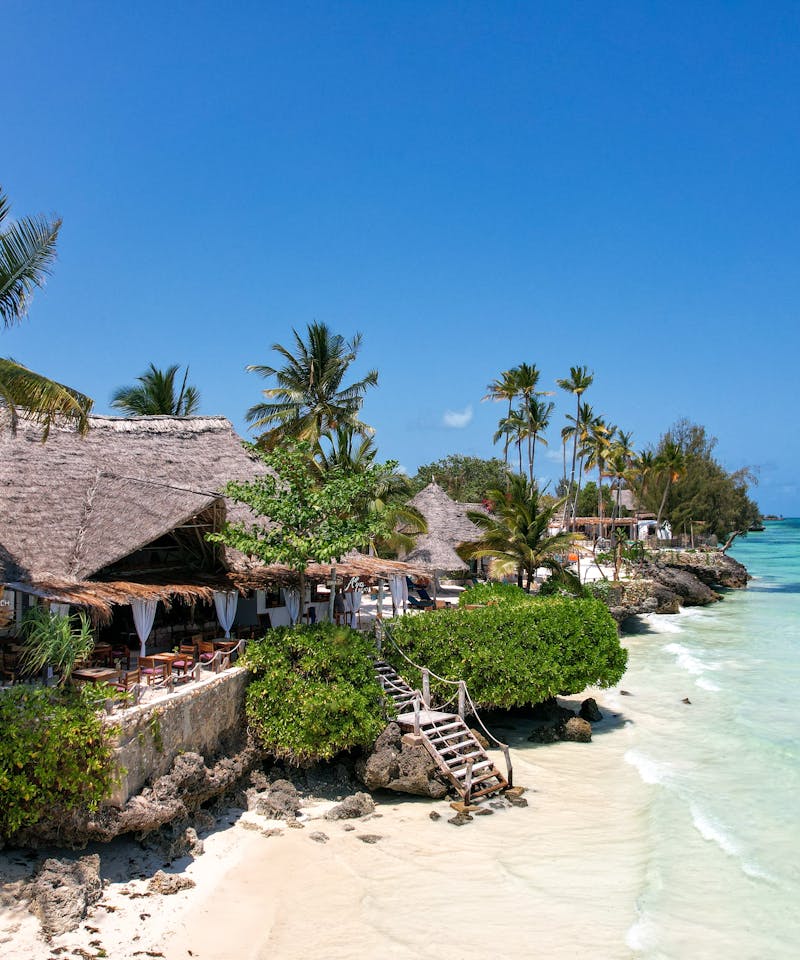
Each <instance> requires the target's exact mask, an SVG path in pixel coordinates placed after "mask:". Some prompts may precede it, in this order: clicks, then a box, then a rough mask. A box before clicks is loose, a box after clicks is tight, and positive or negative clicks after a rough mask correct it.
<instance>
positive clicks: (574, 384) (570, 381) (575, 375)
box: [556, 367, 594, 528]
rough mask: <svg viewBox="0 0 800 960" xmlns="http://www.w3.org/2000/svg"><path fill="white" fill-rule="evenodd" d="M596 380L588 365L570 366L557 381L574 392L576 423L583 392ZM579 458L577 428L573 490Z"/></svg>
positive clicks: (571, 481)
mask: <svg viewBox="0 0 800 960" xmlns="http://www.w3.org/2000/svg"><path fill="white" fill-rule="evenodd" d="M593 380H594V374H591V373H589V368H588V367H570V368H569V377H565V378H564V379H562V380H557V381H556V383H557V384H558V386H559V387H561V389H562V390H566V391H568V392H569V393H571V394H573V395H574V396H575V398H576V403H577V409H576V412H575V425H576V426H577V425H578V424H579V423H580V419H581V397H582V396H583V394H584V393H585V392H586V391H587V390H588V389H589V387H591V385H592V381H593ZM577 459H578V431H577V430H576V431H575V433H574V434H573V436H572V470H571V472H570V477H569V487H568V488H567V489H568V490H572V488H573V485H574V484H575V464H576V462H577ZM577 502H578V500H577V497H576V498H575V504H576V505H577ZM572 526H573V528H574V526H575V510H574V509H573V511H572Z"/></svg>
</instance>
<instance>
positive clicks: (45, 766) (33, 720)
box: [0, 685, 113, 837]
mask: <svg viewBox="0 0 800 960" xmlns="http://www.w3.org/2000/svg"><path fill="white" fill-rule="evenodd" d="M96 701H97V692H96V691H83V690H75V689H72V688H69V687H55V688H54V687H29V686H22V685H20V686H16V687H11V688H10V689H8V690H4V691H3V692H2V693H0V731H2V732H1V733H0V797H2V802H0V836H3V837H8V836H10V835H11V834H12V833H14V831H15V830H18V829H19V828H20V827H25V826H31V825H32V824H34V823H36V822H37V821H39V820H41V819H42V818H43V817H44V816H45V815H46V814H48V815H53V814H58V812H59V811H66V810H74V809H78V808H83V809H86V810H95V809H96V808H97V806H98V805H99V803H100V801H101V800H104V799H105V798H106V797H107V796H108V795H109V794H110V793H111V788H112V785H113V770H112V765H111V746H110V743H109V740H108V729H107V728H106V727H105V726H104V724H103V723H102V721H101V719H100V716H99V714H98V712H97V710H96V705H97V704H96Z"/></svg>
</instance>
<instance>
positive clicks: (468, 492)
mask: <svg viewBox="0 0 800 960" xmlns="http://www.w3.org/2000/svg"><path fill="white" fill-rule="evenodd" d="M432 481H435V482H436V483H437V484H438V485H439V486H440V487H441V488H442V489H443V490H444V492H445V493H446V494H447V495H448V496H449V497H451V498H452V499H453V500H457V501H459V502H460V503H482V502H483V501H485V500H487V499H488V496H489V491H490V490H496V489H497V488H498V487H501V486H503V485H504V484H505V482H506V467H505V465H504V464H503V461H502V460H498V459H497V458H496V457H492V458H491V459H489V460H484V459H482V458H481V457H470V456H465V455H464V454H460V453H451V454H450V455H449V456H447V457H443V458H442V459H441V460H434V461H433V463H426V464H423V465H422V466H421V467H419V468H418V469H417V472H416V473H415V474H414V476H413V477H412V479H411V486H412V489H413V492H414V493H417V492H418V491H419V490H421V489H422V488H423V487H426V486H427V485H428V484H429V483H431V482H432Z"/></svg>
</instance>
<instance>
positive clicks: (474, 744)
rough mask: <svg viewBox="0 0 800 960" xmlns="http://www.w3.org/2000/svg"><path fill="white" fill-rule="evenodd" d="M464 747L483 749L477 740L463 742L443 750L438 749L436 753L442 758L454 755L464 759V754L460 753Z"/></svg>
mask: <svg viewBox="0 0 800 960" xmlns="http://www.w3.org/2000/svg"><path fill="white" fill-rule="evenodd" d="M464 747H476V748H477V749H478V750H480V749H481V747H480V744H479V743H477V742H476V741H475V740H462V741H461V742H460V743H454V744H453V745H452V746H450V747H442V749H441V750H438V749H437V751H436V752H437V753H438V754H439V756H440V757H444V755H445V754H447V753H454V754H456V755H457V756H460V757H463V756H464V754H463V753H459V752H458V751H459V750H463V749H464Z"/></svg>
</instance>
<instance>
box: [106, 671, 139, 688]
mask: <svg viewBox="0 0 800 960" xmlns="http://www.w3.org/2000/svg"><path fill="white" fill-rule="evenodd" d="M141 682H142V669H141V667H137V668H136V669H135V670H124V671H123V672H122V673H121V674H120V677H119V680H117V681H115V682H114V683H112V684H111V686H112V687H113V688H114V689H115V690H118V691H119V692H120V693H129V692H130V691H131V690H133V688H134V687H135V686H136V685H137V684H140V683H141Z"/></svg>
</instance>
